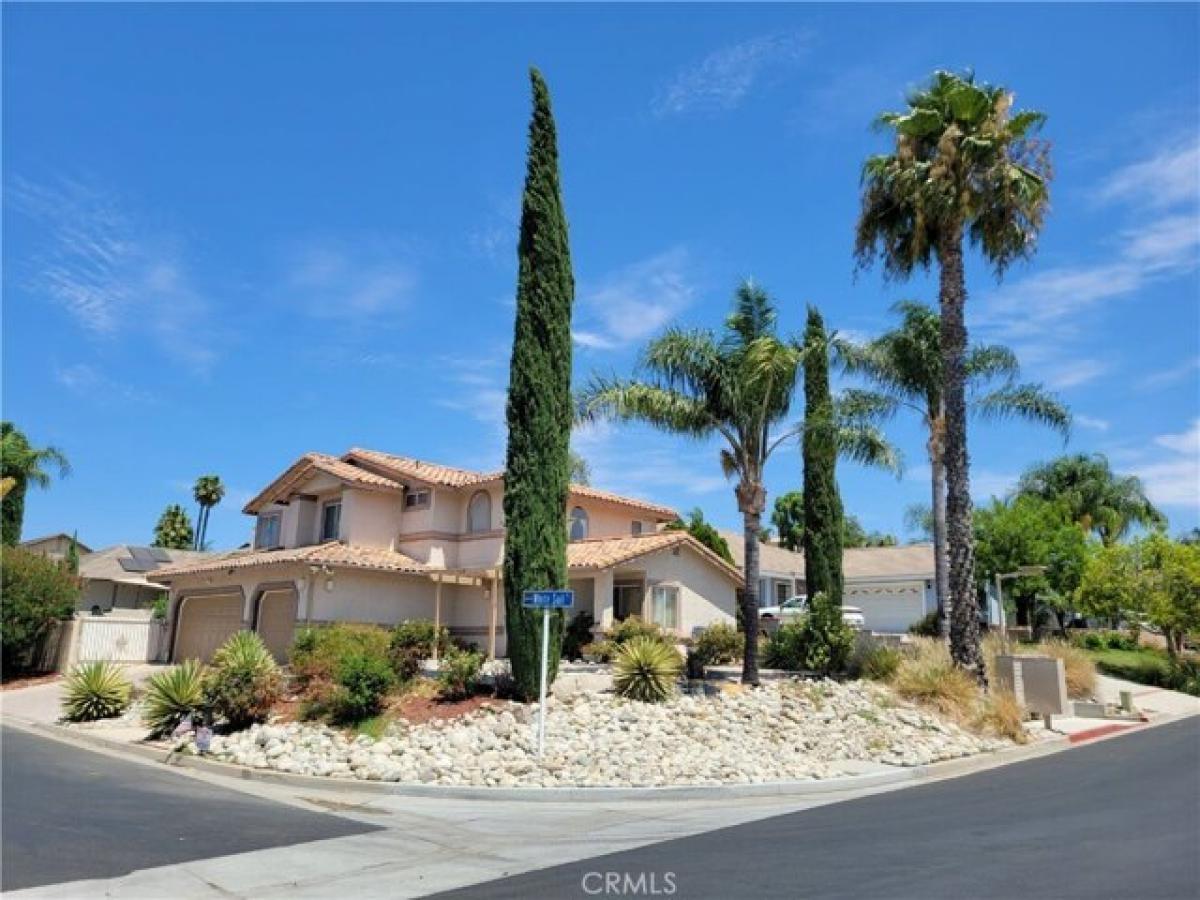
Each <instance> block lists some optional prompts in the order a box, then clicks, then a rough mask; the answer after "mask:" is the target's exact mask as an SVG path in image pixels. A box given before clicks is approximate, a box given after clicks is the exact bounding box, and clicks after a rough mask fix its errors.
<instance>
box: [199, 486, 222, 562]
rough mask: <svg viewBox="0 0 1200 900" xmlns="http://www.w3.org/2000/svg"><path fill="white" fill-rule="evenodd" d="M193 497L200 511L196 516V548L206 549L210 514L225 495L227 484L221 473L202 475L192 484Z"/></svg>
mask: <svg viewBox="0 0 1200 900" xmlns="http://www.w3.org/2000/svg"><path fill="white" fill-rule="evenodd" d="M192 497H193V498H194V499H195V501H196V505H197V506H199V507H200V512H199V513H198V514H197V516H196V542H195V548H194V549H196V550H203V549H204V541H205V538H207V537H208V515H209V513H210V512H211V511H212V508H213V507H214V506H216V505H217V504H218V503H220V502H221V500H222V499H223V498H224V497H225V485H223V484H221V477H220V476H219V475H201V476H200V477H199V478H197V479H196V483H195V484H194V485H192Z"/></svg>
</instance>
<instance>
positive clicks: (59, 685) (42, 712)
mask: <svg viewBox="0 0 1200 900" xmlns="http://www.w3.org/2000/svg"><path fill="white" fill-rule="evenodd" d="M165 668H169V667H168V666H165V665H163V664H161V663H129V664H125V665H121V669H122V670H123V671H124V672H125V674H126V675H127V676H129V680H130V681H132V682H133V684H134V687H139V686H141V685H143V684H145V683H146V681H148V680H149V679H150V676H152V675H154V674H155V673H156V672H161V671H162V670H163V669H165ZM62 694H63V679H62V678H58V679H56V680H54V681H47V682H45V683H43V684H35V685H32V686H30V687H18V688H12V689H10V690H7V691H0V716H6V717H11V718H14V719H17V720H19V721H22V722H36V723H38V724H42V725H49V724H53V723H54V722H57V721H58V719H59V717H60V716H61V715H62Z"/></svg>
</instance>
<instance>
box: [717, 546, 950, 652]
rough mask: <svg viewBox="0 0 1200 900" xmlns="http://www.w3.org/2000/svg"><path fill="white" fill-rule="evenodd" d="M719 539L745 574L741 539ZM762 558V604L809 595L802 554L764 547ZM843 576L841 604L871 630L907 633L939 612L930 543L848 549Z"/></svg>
mask: <svg viewBox="0 0 1200 900" xmlns="http://www.w3.org/2000/svg"><path fill="white" fill-rule="evenodd" d="M721 536H722V537H723V538H725V540H726V542H727V543H728V544H729V550H730V552H731V553H732V554H733V559H734V562H736V563H737V566H738V569H739V570H741V568H742V564H743V559H744V557H745V551H744V547H743V545H742V536H741V535H740V534H735V533H734V532H731V531H722V532H721ZM759 560H760V563H759V570H760V578H759V597H760V598H762V599H761V600H760V601H759V603H760V604H761V605H762V606H770V605H773V604H776V603H780V602H782V601H784V600H786V599H787V598H788V597H792V596H795V595H797V594H806V593H807V589H806V587H805V582H804V554H803V553H796V552H793V551H791V550H785V549H784V548H783V547H780V546H779V545H777V544H765V543H760V544H759ZM842 574H843V576H844V578H845V591H844V593H843V596H842V603H843V604H844V605H845V606H856V607H858V608H859V609H861V610H862V611H863V618H864V620H865V621H866V628H867V630H869V631H875V632H879V633H882V634H897V633H903V632H906V631H907V630H908V626H909V625H912V624H913V623H914V622H916V621H917V620H919V619H920V618H921V617H922V616H924V615H925V614H926V613H928V612H931V611H932V610H935V609H936V608H937V594H936V592H935V590H934V584H933V545H932V544H905V545H903V546H899V547H854V548H849V549H847V550H845V551H844V552H843V554H842Z"/></svg>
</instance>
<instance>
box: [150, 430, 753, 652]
mask: <svg viewBox="0 0 1200 900" xmlns="http://www.w3.org/2000/svg"><path fill="white" fill-rule="evenodd" d="M503 489H504V478H503V473H502V472H493V473H481V472H471V471H467V470H465V469H456V468H451V467H449V466H440V465H434V464H432V463H427V462H421V461H419V460H415V459H410V458H407V457H402V456H393V455H391V454H389V453H380V452H377V451H373V450H361V449H354V450H351V451H349V452H348V453H346V454H345V455H343V456H342V457H340V458H338V457H334V456H327V455H324V454H320V453H308V454H305V455H304V456H303V457H301V458H300V459H298V460H297V461H296V462H295V463H293V464H292V465H291V466H290V467H289V468H288V469H287V471H285V472H284V473H283V474H282V475H280V476H279V477H278V478H276V479H275V480H274V481H272V482H271V483H270V484H269V485H267V487H266V488H264V489H263V490H262V492H261V493H259V494H258V496H256V497H255V498H254V499H252V500H251V501H250V502H249V503H248V504H246V507H245V509H244V510H243V511H244V512H245V513H246V514H248V515H252V516H255V517H256V527H255V536H254V546H253V547H252V548H250V549H247V550H239V551H235V552H233V553H227V554H223V555H218V556H215V557H211V558H209V559H205V560H201V561H197V562H191V563H187V564H183V565H177V566H170V567H168V568H164V569H161V570H159V571H156V572H153V573H150V576H149V577H150V578H151V579H152V580H154V581H157V582H159V583H162V584H165V585H168V586H169V588H170V604H169V614H168V618H169V622H170V627H171V658H172V659H175V660H182V659H191V658H199V659H208V658H209V657H210V656H211V655H212V653H213V651H214V650H215V649H216V648H217V647H218V646H219V645H220V644H221V643H222V642H223V641H224V640H225V639H226V638H227V637H228V636H229V635H230V634H232V633H234V632H235V631H237V630H239V629H243V628H246V629H253V630H254V631H256V632H258V633H259V634H260V635H261V636H262V637H263V639H264V641H266V643H267V645H268V646H269V647H270V648H271V650H272V652H273V653H275V655H276V656H277V657H279V658H281V659H282V658H283V657H284V656H285V655H286V651H287V648H288V646H289V645H290V643H291V641H292V638H293V635H294V633H295V630H296V628H297V627H299V626H303V625H306V624H321V623H329V622H370V623H377V624H381V625H393V624H395V623H397V622H401V621H404V620H407V619H417V618H421V619H432V620H434V621H436V622H438V623H440V624H443V625H446V626H447V627H448V628H449V629H450V631H451V633H452V634H453V635H455V636H457V637H460V638H462V639H463V640H465V641H467V642H470V643H474V644H476V645H478V646H479V647H480V649H482V650H485V651H486V652H487V653H488V654H489V655H492V656H503V655H504V652H505V633H504V631H505V626H504V619H505V616H504V591H503V584H502V583H501V577H502V562H503V556H504V513H503V506H504V504H503ZM675 518H676V515H675V512H674V511H673V510H671V509H668V508H667V507H664V506H660V505H658V504H655V503H649V502H646V501H643V500H636V499H632V498H629V497H621V496H618V495H616V494H611V493H608V492H606V491H601V490H597V489H595V488H592V487H585V486H582V485H573V486H572V488H571V493H570V498H569V501H568V508H567V521H568V528H569V537H570V543H569V545H568V551H567V562H568V566H569V569H570V587H571V588H572V589H574V591H575V597H576V601H575V608H574V610H572V612H571V613H570V614H572V615H573V614H574V612H576V611H579V610H586V611H588V612H590V613H591V614H592V615H593V617H594V618H595V621H596V623H597V626H598V627H599V628H608V627H611V625H612V624H613V622H614V621H616V620H619V619H622V618H624V617H626V616H629V615H638V616H641V617H642V618H645V619H649V620H651V621H654V622H657V623H659V624H660V625H662V626H663V627H664V628H666V629H668V630H670V631H672V632H674V633H676V634H679V635H680V636H686V635H689V634H691V633H693V632H694V631H695V630H696V629H698V628H700V627H703V626H705V625H709V624H712V623H714V622H726V623H732V622H733V621H734V604H735V596H736V592H737V589H738V587H739V586H740V584H741V575H740V574H739V572H738V571H737V569H736V568H734V567H732V566H730V565H728V564H727V563H725V562H724V561H723V560H722V559H720V557H718V556H717V555H716V554H714V553H712V552H711V551H710V550H708V549H707V548H706V547H704V546H703V545H702V544H700V543H699V542H698V541H696V540H695V539H693V538H692V537H690V536H689V535H688V534H687V533H686V532H682V531H666V530H664V528H663V526H664V525H665V524H666V523H667V522H670V521H671V520H673V519H675Z"/></svg>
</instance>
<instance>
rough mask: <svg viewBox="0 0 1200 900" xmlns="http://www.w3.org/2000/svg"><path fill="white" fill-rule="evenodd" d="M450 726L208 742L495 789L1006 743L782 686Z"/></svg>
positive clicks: (586, 701) (922, 756) (829, 687)
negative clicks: (539, 728)
mask: <svg viewBox="0 0 1200 900" xmlns="http://www.w3.org/2000/svg"><path fill="white" fill-rule="evenodd" d="M536 721H537V715H536V706H531V705H523V704H518V703H511V704H506V705H504V706H501V707H498V708H487V707H485V708H481V709H479V710H477V711H475V712H472V713H470V714H468V715H465V716H462V717H460V718H457V719H453V720H448V721H447V720H437V719H435V720H433V721H430V722H427V723H424V724H421V725H413V726H408V725H406V724H404V723H402V722H401V723H395V724H393V725H392V726H391V727H390V729H389V731H388V732H387V734H386V735H385V737H384V738H382V739H381V740H378V741H376V740H373V739H371V738H369V737H366V736H359V737H350V736H347V735H346V734H345V733H344V732H342V731H339V730H337V729H334V728H331V727H328V726H325V725H313V724H300V723H290V724H276V725H265V726H260V725H255V726H253V727H252V728H250V729H249V730H247V731H242V732H238V733H236V734H232V735H225V736H222V735H217V736H216V737H214V738H213V742H212V747H211V749H210V753H211V755H212V756H213V757H215V758H216V759H220V760H224V761H226V762H232V763H236V764H238V765H243V766H250V767H253V768H262V769H273V770H276V771H280V772H291V773H298V774H305V775H323V776H330V777H333V778H360V779H367V780H372V781H396V782H407V783H416V784H444V785H474V786H493V787H518V786H520V787H537V786H542V787H650V786H664V785H697V784H734V783H738V784H745V783H755V782H770V781H789V780H802V779H812V778H830V777H834V776H837V775H844V774H849V772H850V770H852V769H853V768H854V767H853V766H852V765H851V766H847V765H846V763H847V762H848V761H851V760H855V761H863V760H867V761H874V762H878V763H887V764H890V765H897V766H916V765H922V764H925V763H930V762H935V761H938V760H944V759H952V758H955V757H961V756H969V755H971V754H975V753H981V752H985V751H988V750H993V749H997V748H999V747H1003V746H1006V745H1007V742H1006V741H1002V740H995V739H990V738H981V737H978V736H976V735H973V734H971V733H969V732H967V731H965V730H963V729H962V728H960V727H958V726H957V725H954V724H951V723H949V722H946V721H945V720H942V719H939V718H938V717H936V716H934V715H932V714H930V713H928V712H925V711H923V710H919V709H915V708H913V707H911V706H908V705H905V704H902V703H898V702H897V701H896V700H895V698H894V696H893V695H892V694H891V692H890V691H888V690H887V689H885V688H882V687H879V686H877V685H873V684H868V683H863V682H849V683H845V684H839V683H837V682H833V681H807V682H806V681H789V682H782V683H775V684H769V685H764V686H763V687H762V688H759V689H758V690H755V691H746V692H742V693H723V694H718V695H715V696H708V697H700V696H688V695H684V696H678V697H676V698H674V699H672V700H670V701H668V702H666V703H662V704H648V703H636V702H631V701H625V700H621V699H620V698H617V697H615V696H613V695H612V694H598V693H580V694H577V695H575V696H573V697H570V698H567V699H562V700H556V699H551V700H550V701H549V702H548V704H547V717H546V753H545V756H544V758H543V759H541V760H538V758H537V737H536V734H535V728H536Z"/></svg>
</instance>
